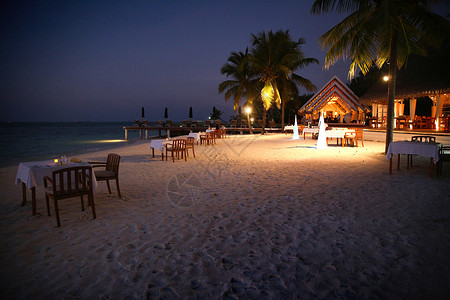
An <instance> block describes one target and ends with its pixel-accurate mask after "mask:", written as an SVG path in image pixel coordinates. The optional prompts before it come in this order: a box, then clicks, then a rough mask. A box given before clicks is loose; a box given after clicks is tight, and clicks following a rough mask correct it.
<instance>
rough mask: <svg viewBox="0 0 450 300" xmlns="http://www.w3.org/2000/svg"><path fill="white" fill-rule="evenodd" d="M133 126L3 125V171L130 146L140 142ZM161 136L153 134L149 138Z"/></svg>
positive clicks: (0, 148)
mask: <svg viewBox="0 0 450 300" xmlns="http://www.w3.org/2000/svg"><path fill="white" fill-rule="evenodd" d="M133 124H134V123H133V122H79V123H78V122H77V123H75V122H29V123H27V122H0V167H6V166H12V165H18V164H19V162H23V161H36V160H47V159H53V158H55V157H60V156H61V155H66V156H68V157H69V156H74V155H79V154H83V153H86V152H90V151H95V150H101V149H107V148H113V147H116V146H121V145H127V144H130V143H133V142H136V141H137V140H139V133H138V131H129V132H128V139H129V141H128V142H126V141H125V140H124V138H125V134H124V130H123V127H124V126H133ZM157 134H158V132H157V131H156V132H152V131H149V135H150V136H153V135H157Z"/></svg>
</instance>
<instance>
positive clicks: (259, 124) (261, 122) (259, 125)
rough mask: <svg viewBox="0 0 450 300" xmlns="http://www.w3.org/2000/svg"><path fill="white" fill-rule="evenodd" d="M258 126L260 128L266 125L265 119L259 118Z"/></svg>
mask: <svg viewBox="0 0 450 300" xmlns="http://www.w3.org/2000/svg"><path fill="white" fill-rule="evenodd" d="M258 127H259V128H263V127H264V124H263V120H258Z"/></svg>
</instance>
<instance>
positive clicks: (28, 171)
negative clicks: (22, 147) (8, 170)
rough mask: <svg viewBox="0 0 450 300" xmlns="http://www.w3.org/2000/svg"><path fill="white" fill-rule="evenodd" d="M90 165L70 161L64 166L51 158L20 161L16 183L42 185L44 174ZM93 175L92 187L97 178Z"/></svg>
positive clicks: (50, 175)
mask: <svg viewBox="0 0 450 300" xmlns="http://www.w3.org/2000/svg"><path fill="white" fill-rule="evenodd" d="M76 166H90V164H88V163H86V162H80V163H70V164H69V165H66V166H60V165H55V163H54V162H53V161H51V160H46V161H30V162H21V163H20V164H19V168H18V169H17V174H16V185H17V184H20V183H21V182H23V183H25V185H26V187H27V188H28V189H31V188H35V187H37V186H43V185H44V176H48V177H50V178H51V177H52V172H53V171H55V170H58V169H62V168H69V167H76ZM92 177H93V188H94V189H95V188H96V187H97V180H96V179H95V176H92Z"/></svg>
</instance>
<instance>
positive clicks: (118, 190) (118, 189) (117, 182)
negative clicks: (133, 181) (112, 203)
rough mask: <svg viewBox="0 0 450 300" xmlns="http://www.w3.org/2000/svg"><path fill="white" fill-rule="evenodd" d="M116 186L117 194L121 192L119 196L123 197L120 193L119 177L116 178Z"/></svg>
mask: <svg viewBox="0 0 450 300" xmlns="http://www.w3.org/2000/svg"><path fill="white" fill-rule="evenodd" d="M116 186H117V194H119V198H122V195H121V194H120V188H119V178H116Z"/></svg>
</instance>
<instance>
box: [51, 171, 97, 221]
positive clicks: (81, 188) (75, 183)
mask: <svg viewBox="0 0 450 300" xmlns="http://www.w3.org/2000/svg"><path fill="white" fill-rule="evenodd" d="M44 188H45V202H46V203H47V213H48V215H49V216H50V205H49V198H52V199H53V202H54V205H55V215H56V223H57V225H58V227H61V220H60V218H59V208H58V201H59V200H62V199H67V198H73V197H78V196H80V198H81V210H82V211H84V201H83V196H84V195H87V196H88V204H89V205H90V206H91V209H92V217H93V219H95V218H96V215H95V204H94V193H93V190H92V167H91V166H80V167H72V168H63V169H59V170H56V171H53V172H52V178H50V177H48V176H45V177H44Z"/></svg>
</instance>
